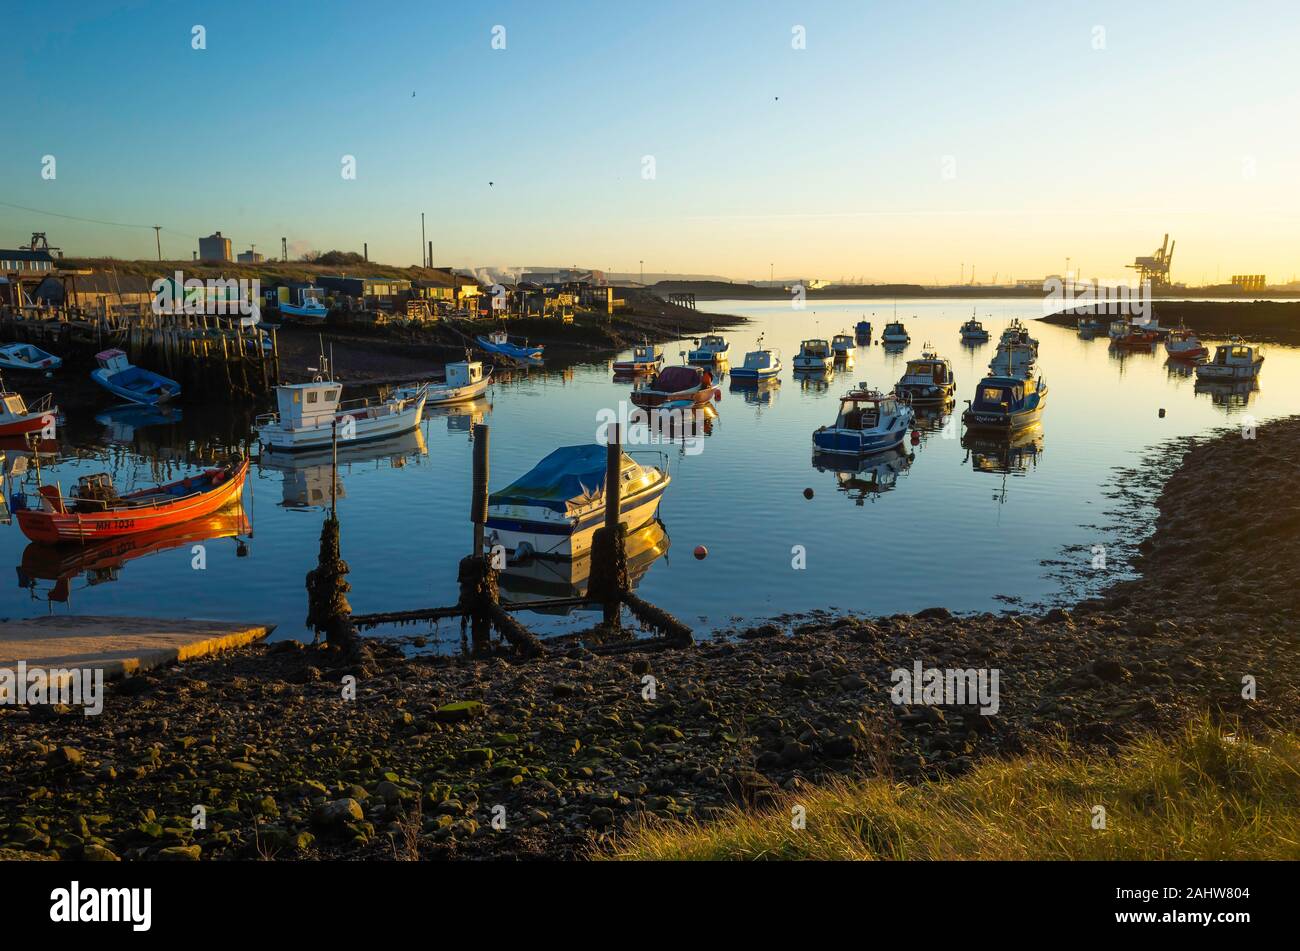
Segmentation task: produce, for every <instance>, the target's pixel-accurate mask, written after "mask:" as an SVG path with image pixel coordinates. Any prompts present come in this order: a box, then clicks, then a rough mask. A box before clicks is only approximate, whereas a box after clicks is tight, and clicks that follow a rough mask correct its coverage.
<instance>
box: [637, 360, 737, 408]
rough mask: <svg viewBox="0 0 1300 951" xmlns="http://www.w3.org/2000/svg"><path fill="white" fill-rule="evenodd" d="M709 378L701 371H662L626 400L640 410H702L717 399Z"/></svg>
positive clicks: (707, 374)
mask: <svg viewBox="0 0 1300 951" xmlns="http://www.w3.org/2000/svg"><path fill="white" fill-rule="evenodd" d="M721 395H722V394H721V393H719V392H718V391H717V389H715V388H714V386H713V374H712V373H710V372H709V371H708V370H705V369H703V368H701V367H683V366H676V367H664V368H663V369H662V370H660V371H659V372H658V373H656V374H655V376H654V379H652V380H651V381H650V382H649V383H648V384H646V386H645V387H644V388H642V389H639V390H633V391H632V395H631V397H630V399H631V400H632V402H633V404H635V405H636V406H639V407H641V408H642V409H680V408H686V407H693V406H702V405H705V404H707V403H708V402H709V401H710V400H712V399H715V398H719V397H721Z"/></svg>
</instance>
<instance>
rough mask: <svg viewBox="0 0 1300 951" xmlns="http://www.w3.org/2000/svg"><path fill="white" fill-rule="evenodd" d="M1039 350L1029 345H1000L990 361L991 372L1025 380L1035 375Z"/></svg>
mask: <svg viewBox="0 0 1300 951" xmlns="http://www.w3.org/2000/svg"><path fill="white" fill-rule="evenodd" d="M1037 360H1038V348H1037V347H1035V346H1031V345H1030V344H1027V343H999V344H998V349H997V352H996V353H994V354H993V359H992V360H990V361H989V372H990V373H993V374H1001V375H1002V376H1014V377H1019V378H1021V379H1024V378H1026V377H1030V376H1033V375H1034V364H1035V363H1036V362H1037Z"/></svg>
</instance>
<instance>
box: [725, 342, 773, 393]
mask: <svg viewBox="0 0 1300 951" xmlns="http://www.w3.org/2000/svg"><path fill="white" fill-rule="evenodd" d="M780 373H781V354H780V353H779V352H777V351H775V350H771V349H769V348H767V347H764V346H763V338H762V336H760V337H759V338H758V349H757V350H751V351H749V353H747V354H745V363H744V365H743V366H738V367H736V368H735V369H733V370H732V371H731V381H732V382H733V383H752V382H755V381H758V380H770V379H774V378H775V377H777V376H778V375H779V374H780Z"/></svg>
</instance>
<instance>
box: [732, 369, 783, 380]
mask: <svg viewBox="0 0 1300 951" xmlns="http://www.w3.org/2000/svg"><path fill="white" fill-rule="evenodd" d="M780 373H781V368H780V367H764V368H763V369H761V370H754V369H749V368H746V367H737V368H736V369H734V370H732V371H731V378H732V380H749V381H751V382H753V381H756V380H770V379H772V378H773V377H775V376H779V375H780Z"/></svg>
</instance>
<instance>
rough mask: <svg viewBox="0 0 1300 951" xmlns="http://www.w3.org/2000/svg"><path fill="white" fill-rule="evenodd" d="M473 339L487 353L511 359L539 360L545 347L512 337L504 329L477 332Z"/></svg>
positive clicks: (521, 338)
mask: <svg viewBox="0 0 1300 951" xmlns="http://www.w3.org/2000/svg"><path fill="white" fill-rule="evenodd" d="M474 339H475V340H476V341H477V342H478V345H479V346H480V347H482V348H483V349H484V350H486V351H487V352H488V353H499V354H501V355H502V356H503V357H510V358H511V359H512V360H540V359H541V357H542V351H544V350H545V349H546V348H545V347H544V346H543V345H542V344H530V343H529V342H528V340H527V339H526V338H523V337H512V336H510V335H509V334H508V333H506V332H505V331H504V330H494V331H492V332H491V333H489V334H479V335H478V336H477V337H475V338H474Z"/></svg>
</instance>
